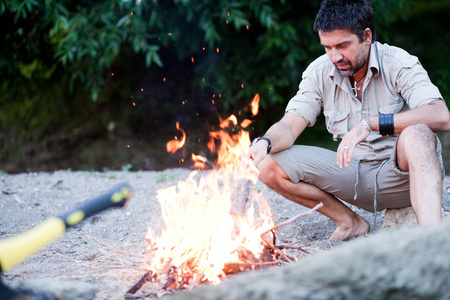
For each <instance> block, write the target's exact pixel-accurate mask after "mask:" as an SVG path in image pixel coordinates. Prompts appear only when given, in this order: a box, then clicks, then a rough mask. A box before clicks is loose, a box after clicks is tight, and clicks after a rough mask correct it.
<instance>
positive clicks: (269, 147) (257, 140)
mask: <svg viewBox="0 0 450 300" xmlns="http://www.w3.org/2000/svg"><path fill="white" fill-rule="evenodd" d="M260 140H265V141H266V142H267V144H268V145H267V154H269V153H270V150H272V142H271V141H270V140H269V138H266V137H265V136H260V137H257V138H256V139H254V140H253V141H252V146H253V145H254V144H256V143H257V142H259V141H260Z"/></svg>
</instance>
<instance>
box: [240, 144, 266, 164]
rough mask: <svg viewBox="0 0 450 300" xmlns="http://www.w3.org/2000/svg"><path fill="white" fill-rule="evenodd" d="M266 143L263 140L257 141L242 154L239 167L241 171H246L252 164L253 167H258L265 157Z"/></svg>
mask: <svg viewBox="0 0 450 300" xmlns="http://www.w3.org/2000/svg"><path fill="white" fill-rule="evenodd" d="M267 146H268V143H267V141H265V140H259V141H258V142H256V143H255V144H253V145H252V146H250V148H248V149H247V150H245V151H244V152H242V155H241V166H242V168H243V169H248V168H249V167H250V166H249V165H250V163H253V164H254V165H255V167H258V165H259V163H260V162H261V161H262V160H263V159H264V158H266V156H267Z"/></svg>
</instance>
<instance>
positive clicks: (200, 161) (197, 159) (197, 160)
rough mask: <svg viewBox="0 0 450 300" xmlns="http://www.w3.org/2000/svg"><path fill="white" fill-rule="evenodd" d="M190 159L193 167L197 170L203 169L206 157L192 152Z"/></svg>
mask: <svg viewBox="0 0 450 300" xmlns="http://www.w3.org/2000/svg"><path fill="white" fill-rule="evenodd" d="M191 160H192V161H193V162H194V168H196V169H199V170H204V169H205V165H206V162H207V161H208V159H207V158H206V157H203V156H201V155H195V154H194V153H192V157H191Z"/></svg>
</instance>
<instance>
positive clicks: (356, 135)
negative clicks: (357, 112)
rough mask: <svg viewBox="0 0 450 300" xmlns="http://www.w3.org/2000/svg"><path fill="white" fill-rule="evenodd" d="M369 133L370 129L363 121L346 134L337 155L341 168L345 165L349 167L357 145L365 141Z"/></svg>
mask: <svg viewBox="0 0 450 300" xmlns="http://www.w3.org/2000/svg"><path fill="white" fill-rule="evenodd" d="M369 135H370V131H369V130H368V129H367V128H366V127H364V125H363V124H362V123H361V122H360V123H359V124H358V126H356V127H355V128H353V129H352V130H350V131H349V132H348V133H347V134H346V135H344V137H343V138H342V141H341V143H340V144H339V147H338V149H337V155H336V161H337V164H338V165H339V167H340V168H341V169H342V168H343V167H344V165H345V167H347V168H348V167H349V165H350V161H351V160H352V154H353V150H354V149H355V146H356V145H358V144H359V143H361V142H362V141H364V140H365V139H366V138H367V137H368V136H369Z"/></svg>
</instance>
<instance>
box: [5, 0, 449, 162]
mask: <svg viewBox="0 0 450 300" xmlns="http://www.w3.org/2000/svg"><path fill="white" fill-rule="evenodd" d="M449 2H450V1H449V0H443V1H442V0H411V1H406V0H372V3H373V6H374V9H375V13H376V16H375V20H376V24H375V27H376V29H377V33H378V40H380V41H382V42H388V43H391V44H393V45H397V46H400V47H403V48H405V50H407V51H409V52H410V53H412V54H415V55H417V56H418V57H419V58H420V60H421V61H422V63H423V64H424V65H425V67H426V69H427V70H428V71H429V73H430V77H431V78H432V80H433V82H435V83H436V84H437V85H438V86H439V87H440V89H441V92H442V93H443V95H444V98H446V99H447V101H449V99H450V87H449V86H448V81H449V79H450V71H449V70H450V66H449V60H448V59H447V57H446V51H447V50H446V49H447V47H448V45H449V39H450V38H449V34H448V33H447V32H446V31H445V29H446V28H448V23H449V18H448V16H447V15H446V14H445V13H446V12H448V9H449V7H450V5H449ZM319 4H320V1H309V0H280V1H269V0H243V1H229V0H214V1H208V0H147V1H142V0H105V1H93V0H81V1H67V0H62V1H56V0H45V1H37V0H21V1H19V0H0V72H1V73H0V74H1V76H2V81H1V83H0V95H1V96H0V106H1V109H0V126H1V127H2V131H1V132H0V142H1V144H2V149H14V148H15V147H18V146H20V145H21V143H25V142H26V140H27V139H28V140H29V139H32V140H35V141H36V140H37V141H39V140H40V138H42V137H43V136H45V135H46V134H48V133H49V132H52V131H54V130H55V128H62V131H63V132H70V131H71V130H73V129H74V128H83V130H86V128H89V130H90V129H91V128H96V130H97V131H98V130H100V129H98V128H97V127H101V126H103V129H101V130H104V127H106V126H105V124H108V122H110V121H111V119H113V116H112V115H111V114H113V115H114V117H116V118H117V119H119V120H117V122H118V123H122V124H123V123H124V122H126V121H127V120H126V118H130V116H132V117H133V118H134V117H136V114H138V113H140V114H141V116H139V118H141V119H143V120H145V119H150V121H149V122H153V123H154V124H158V123H159V122H166V123H167V122H171V124H170V126H173V124H172V121H173V119H177V120H178V119H179V118H182V117H184V118H188V117H189V115H188V114H187V113H186V109H187V106H188V105H186V106H183V105H179V102H181V101H180V100H179V99H180V98H183V99H187V98H189V95H182V94H183V93H188V92H191V91H195V93H193V95H195V97H197V96H198V95H206V96H205V97H197V98H196V99H195V101H197V102H202V101H203V102H206V101H207V102H208V103H210V101H211V97H210V96H209V95H212V94H215V95H221V97H220V98H219V97H217V98H216V99H215V104H214V105H215V106H214V109H213V110H214V111H219V112H223V111H225V113H226V114H228V113H236V111H237V110H240V109H242V108H243V107H244V106H246V105H247V104H248V103H249V101H250V99H251V98H252V97H253V96H254V95H255V94H256V93H259V94H260V95H261V102H260V107H261V110H262V113H261V115H262V116H263V118H264V119H262V117H261V120H259V119H258V120H257V121H258V122H256V123H255V126H256V127H257V128H256V130H260V131H263V130H265V129H267V127H268V126H269V125H270V124H271V123H273V122H274V121H276V120H278V119H279V118H280V117H281V116H282V114H283V111H284V108H285V106H286V103H287V101H288V99H289V98H290V97H292V96H293V95H294V94H295V92H296V91H297V87H298V83H299V82H300V80H301V74H302V72H303V70H304V69H305V68H306V66H307V65H308V64H309V63H310V62H311V61H312V60H313V59H315V58H316V57H317V56H319V55H321V54H322V53H324V51H323V49H322V47H321V46H320V45H319V40H318V37H317V34H316V33H314V32H313V30H312V25H313V21H314V18H315V15H316V13H317V11H318V9H319ZM447 52H448V51H447ZM116 70H120V73H121V74H123V75H122V77H120V78H118V77H119V76H114V80H113V79H112V75H111V73H112V72H116ZM117 73H119V72H118V71H117ZM166 74H170V75H171V76H173V77H174V80H175V78H176V80H177V81H176V82H174V83H172V85H171V86H170V89H171V90H170V91H167V90H162V89H161V86H158V85H155V84H154V82H161V80H162V78H163V77H165V76H167V75H166ZM141 77H142V79H141ZM148 78H150V79H148ZM144 79H145V80H147V82H149V81H151V82H152V83H151V84H152V85H151V87H152V91H151V92H149V94H148V95H146V96H145V97H146V98H143V100H142V102H145V101H146V103H147V104H148V106H145V107H142V108H141V110H135V111H134V112H133V113H130V112H129V106H130V105H131V103H130V95H132V96H134V95H133V93H132V91H133V90H140V88H141V87H140V86H138V84H140V83H142V82H143V81H144ZM158 80H159V81H158ZM174 90H178V93H175V92H174ZM169 92H170V93H169ZM158 93H159V94H158ZM193 97H194V96H193ZM91 99H93V100H96V101H95V102H92V101H91ZM189 100H191V99H189ZM133 101H134V100H133ZM195 101H190V103H192V102H195ZM131 102H132V101H131ZM196 105H197V107H195V109H197V110H199V111H200V110H201V109H200V108H204V107H207V105H206V104H202V105H199V104H198V103H196ZM121 111H124V112H121ZM211 111H212V110H211ZM211 111H209V110H208V111H206V112H205V114H211ZM152 113H154V114H157V115H159V116H160V118H162V119H164V120H161V119H158V120H156V119H155V120H153V119H152V117H153V115H152V116H149V115H151V114H152ZM166 114H173V115H174V116H173V118H168V117H167V116H166ZM92 116H95V117H92ZM161 116H163V117H161ZM195 116H198V115H195ZM198 118H202V116H199V117H198ZM128 122H129V123H128V124H129V125H130V124H131V125H130V127H133V130H136V129H135V128H136V127H138V126H139V124H138V122H137V121H136V120H132V121H128ZM173 123H174V122H173ZM258 126H259V128H260V129H259V128H258ZM317 135H318V134H315V133H313V134H312V135H311V139H315V138H316V136H317ZM7 136H10V137H14V138H9V139H7ZM21 138H23V139H21ZM315 143H317V142H315ZM22 146H23V145H22ZM9 151H10V152H11V153H15V154H12V155H16V156H20V155H21V153H20V152H17V151H14V150H9Z"/></svg>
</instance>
